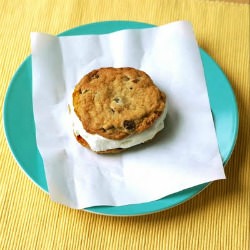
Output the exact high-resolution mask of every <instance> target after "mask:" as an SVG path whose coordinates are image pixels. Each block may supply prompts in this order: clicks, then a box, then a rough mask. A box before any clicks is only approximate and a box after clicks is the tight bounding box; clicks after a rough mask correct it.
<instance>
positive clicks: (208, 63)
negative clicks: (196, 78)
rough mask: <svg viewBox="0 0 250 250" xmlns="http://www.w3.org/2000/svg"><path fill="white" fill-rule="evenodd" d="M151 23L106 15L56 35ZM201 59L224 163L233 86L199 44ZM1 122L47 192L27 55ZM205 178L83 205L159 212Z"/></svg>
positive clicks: (234, 122) (230, 138)
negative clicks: (173, 189) (158, 195)
mask: <svg viewBox="0 0 250 250" xmlns="http://www.w3.org/2000/svg"><path fill="white" fill-rule="evenodd" d="M149 27H153V25H150V24H145V23H139V22H128V21H108V22H99V23H92V24H88V25H84V26H79V27H76V28H74V29H71V30H68V31H65V32H63V33H61V34H60V35H59V36H62V35H63V36H67V35H84V34H104V33H110V32H113V31H118V30H122V29H141V28H149ZM200 54H201V58H202V62H203V65H204V71H205V77H206V82H207V88H208V94H209V100H210V105H211V109H212V112H213V117H214V122H215V128H216V135H217V139H218V143H219V149H220V153H221V156H222V159H223V163H224V165H225V164H226V162H227V161H228V159H229V158H230V155H231V153H232V151H233V148H234V145H235V142H236V138H237V132H238V109H237V104H236V99H235V96H234V93H233V90H232V88H231V86H230V84H229V82H228V80H227V78H226V76H225V75H224V74H223V72H222V70H221V69H220V67H219V66H218V65H217V64H216V63H215V61H214V60H213V59H212V58H211V57H210V56H209V55H208V54H207V53H206V52H205V51H204V50H202V49H200ZM3 117H4V128H5V134H6V138H7V140H8V143H9V146H10V148H11V151H12V153H13V155H14V157H15V159H16V160H17V162H18V164H19V165H20V166H21V168H22V169H23V170H24V172H25V173H26V175H27V176H29V177H30V178H31V180H33V181H34V182H35V183H36V184H37V185H38V186H39V187H40V188H42V189H43V190H44V191H46V192H48V187H47V183H46V178H45V173H44V166H43V161H42V158H41V155H40V153H39V151H38V148H37V144H36V137H35V124H34V117H33V107H32V72H31V57H30V56H29V57H28V58H26V60H25V61H24V62H23V63H22V64H21V66H20V67H19V69H18V70H17V72H16V73H15V75H14V77H13V79H12V81H11V83H10V85H9V88H8V91H7V94H6V97H5V102H4V116H3ZM207 185H208V184H202V185H199V186H195V187H192V188H189V189H186V190H184V191H181V192H178V193H175V194H172V195H169V196H166V197H164V198H162V199H160V200H156V201H152V202H147V203H141V204H136V205H127V206H118V207H112V206H99V207H91V208H88V209H85V210H87V211H90V212H94V213H100V214H105V215H119V216H122V215H123V216H131V215H142V214H148V213H153V212H158V211H161V210H164V209H167V208H171V207H173V206H176V205H178V204H180V203H182V202H184V201H186V200H188V199H190V198H192V197H193V196H195V195H196V194H198V193H199V192H200V191H201V190H202V189H204V188H205V187H207Z"/></svg>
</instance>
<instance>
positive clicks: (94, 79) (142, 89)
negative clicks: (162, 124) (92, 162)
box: [72, 67, 166, 146]
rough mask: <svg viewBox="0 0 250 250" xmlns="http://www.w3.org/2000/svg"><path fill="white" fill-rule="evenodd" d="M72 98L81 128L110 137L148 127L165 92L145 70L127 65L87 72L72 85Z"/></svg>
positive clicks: (161, 107)
mask: <svg viewBox="0 0 250 250" xmlns="http://www.w3.org/2000/svg"><path fill="white" fill-rule="evenodd" d="M72 98H73V107H74V112H75V113H76V115H77V117H78V118H79V120H80V121H81V123H82V126H83V128H84V130H85V131H86V132H87V133H89V134H93V135H99V136H101V137H103V138H106V139H111V140H121V139H124V138H127V137H131V136H133V135H135V134H139V133H142V132H143V131H145V130H147V129H148V128H150V127H151V126H152V124H154V122H155V121H156V120H157V119H158V118H159V117H160V116H161V114H162V113H163V111H164V108H165V103H166V96H165V94H164V93H163V92H162V91H160V90H159V89H158V88H157V86H156V85H155V84H154V83H153V81H152V79H151V78H150V77H149V76H148V75H147V74H146V73H145V72H143V71H141V70H137V69H134V68H129V67H127V68H111V67H109V68H100V69H96V70H93V71H91V72H90V73H88V74H87V75H85V76H84V77H83V78H82V79H81V80H80V82H79V83H78V84H77V85H76V87H75V89H74V92H73V95H72ZM83 139H84V138H83ZM87 144H88V143H87ZM85 146H86V144H85Z"/></svg>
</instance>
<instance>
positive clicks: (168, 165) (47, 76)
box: [31, 21, 225, 209]
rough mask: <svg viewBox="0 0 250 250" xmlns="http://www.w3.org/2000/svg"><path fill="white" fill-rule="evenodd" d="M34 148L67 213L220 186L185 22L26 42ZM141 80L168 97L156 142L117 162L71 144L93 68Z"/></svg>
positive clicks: (195, 53) (199, 72) (196, 57)
mask: <svg viewBox="0 0 250 250" xmlns="http://www.w3.org/2000/svg"><path fill="white" fill-rule="evenodd" d="M31 44H32V77H33V85H32V87H33V110H34V119H35V126H36V138H37V146H38V148H39V151H40V153H41V155H42V158H43V162H44V167H45V173H46V179H47V183H48V188H49V194H50V196H51V198H52V200H54V201H56V202H59V203H62V204H65V205H67V206H69V207H72V208H77V209H81V208H86V207H90V206H98V205H113V206H120V205H127V204H136V203H143V202H148V201H153V200H156V199H160V198H162V197H164V196H166V195H169V194H172V193H175V192H178V191H181V190H183V189H186V188H190V187H192V186H195V185H198V184H202V183H206V182H210V181H214V180H217V179H223V178H225V175H224V169H223V164H222V160H221V156H220V153H219V149H218V144H217V139H216V134H215V128H214V124H213V119H212V114H211V110H210V105H209V100H208V94H207V89H206V83H205V78H204V73H203V66H202V62H201V58H200V54H199V48H198V45H197V42H196V39H195V35H194V33H193V30H192V25H191V24H190V23H189V22H185V21H179V22H174V23H171V24H167V25H163V26H160V27H154V28H147V29H138V30H123V31H118V32H113V33H110V34H105V35H81V36H66V37H55V36H52V35H48V34H43V33H32V34H31ZM109 66H111V67H135V68H138V69H141V70H143V71H145V72H147V73H148V74H149V75H150V76H151V78H152V79H153V81H154V82H155V84H156V85H157V86H158V87H159V88H160V89H161V90H163V91H164V92H165V93H166V94H167V97H168V105H169V106H168V115H167V118H166V121H165V123H166V126H165V129H164V130H163V131H161V132H160V134H158V136H156V138H155V139H154V140H153V141H151V142H148V143H145V144H143V145H140V146H136V147H133V148H131V149H129V150H127V151H124V152H122V153H120V154H114V155H98V154H96V153H94V152H91V151H90V150H88V149H85V148H84V147H82V146H81V145H80V144H78V143H77V141H76V140H75V138H74V135H73V132H72V124H71V120H70V118H69V113H68V107H67V105H68V103H69V102H70V101H71V94H72V90H73V89H74V86H75V85H76V84H77V83H78V81H79V80H80V79H81V78H82V77H83V75H85V74H86V73H88V72H89V71H91V70H93V69H95V68H100V67H109Z"/></svg>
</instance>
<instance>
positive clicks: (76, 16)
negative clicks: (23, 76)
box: [0, 0, 250, 250]
mask: <svg viewBox="0 0 250 250" xmlns="http://www.w3.org/2000/svg"><path fill="white" fill-rule="evenodd" d="M0 9H1V15H0V48H1V56H0V101H1V107H2V106H3V101H4V97H5V93H6V90H7V87H8V84H9V82H10V80H11V77H12V76H13V74H14V72H15V71H16V69H17V67H18V66H19V64H20V63H21V62H22V61H23V60H24V59H25V57H26V56H27V55H28V54H29V53H30V42H29V35H30V32H31V31H40V32H48V33H51V34H57V33H60V32H62V31H64V30H66V29H69V28H72V27H75V26H78V25H82V24H86V23H90V22H96V21H102V20H134V21H141V22H147V23H153V24H157V25H160V24H165V23H168V22H171V21H175V20H180V19H185V20H190V21H191V22H192V23H193V26H194V29H195V32H196V36H197V39H198V42H199V44H200V46H201V47H203V48H204V49H205V50H206V51H207V52H208V53H209V54H210V55H211V56H212V57H213V58H214V59H215V60H216V61H217V62H218V63H219V64H220V65H221V67H222V69H223V70H224V71H225V73H226V75H227V76H228V78H229V80H230V82H231V84H232V87H233V88H234V90H235V94H236V97H237V100H238V106H239V113H240V127H239V136H238V142H237V145H236V148H235V151H234V153H233V155H232V158H231V160H230V161H229V163H228V166H227V168H226V175H227V180H224V181H218V182H215V183H213V184H212V185H210V186H209V187H208V188H207V189H206V190H205V191H203V192H202V193H201V194H199V195H198V196H196V197H195V198H194V199H192V200H190V201H188V202H186V203H184V204H182V205H180V206H178V207H175V208H173V209H170V210H167V211H164V212H160V213H157V214H152V215H147V216H143V217H130V218H119V217H105V216H100V215H94V214H90V213H87V212H83V211H76V210H72V209H69V208H67V207H64V206H61V205H58V204H55V203H53V202H51V201H50V199H49V197H48V195H47V194H45V193H44V192H42V191H41V190H40V189H39V188H37V186H35V185H34V184H33V183H32V182H31V181H30V180H29V179H28V178H27V177H26V176H25V175H24V173H23V172H22V171H21V170H20V168H19V167H18V165H17V163H16V162H15V160H14V158H13V157H12V155H11V153H10V150H9V148H8V146H7V143H6V140H5V136H4V131H3V125H2V124H1V127H0V249H185V250H186V249H233V250H235V249H239V250H246V249H249V246H250V236H249V235H250V231H249V227H250V217H249V215H250V191H249V190H250V167H249V166H250V154H249V139H250V135H249V134H250V133H249V131H250V129H249V127H250V123H249V106H250V102H249V99H250V96H249V93H250V79H249V77H250V76H249V52H250V50H249V44H250V40H249V35H250V34H249V28H250V27H249V5H248V4H237V3H231V2H230V3H229V2H219V1H206V0H186V1H177V0H176V1H160V0H159V1H150V0H136V1H135V0H123V1H121V0H113V1H112V0H107V1H94V0H93V1H90V0H89V1H77V0H75V1H74V0H71V1H60V0H40V1H28V0H12V1H5V0H0ZM1 115H2V111H1ZM17 126H18V124H17Z"/></svg>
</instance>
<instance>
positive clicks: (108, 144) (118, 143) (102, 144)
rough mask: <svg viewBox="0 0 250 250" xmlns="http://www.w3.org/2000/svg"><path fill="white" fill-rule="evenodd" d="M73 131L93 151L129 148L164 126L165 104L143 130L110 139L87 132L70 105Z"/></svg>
mask: <svg viewBox="0 0 250 250" xmlns="http://www.w3.org/2000/svg"><path fill="white" fill-rule="evenodd" d="M70 110H71V112H70V114H71V118H72V125H73V131H74V133H75V135H76V136H78V135H80V136H81V137H82V138H83V139H84V140H86V142H87V143H88V144H89V146H90V148H91V149H92V150H93V151H97V152H98V151H106V150H109V149H116V148H130V147H132V146H135V145H138V144H141V143H144V142H146V141H148V140H151V139H152V138H153V137H154V136H155V135H156V134H157V133H158V132H159V131H161V130H162V129H163V128H164V120H165V117H166V115H167V104H166V105H165V109H164V111H163V112H162V114H161V116H160V117H159V118H158V119H157V120H156V121H155V122H154V123H153V125H152V126H151V127H150V128H148V129H146V130H144V131H143V132H141V133H139V134H134V135H131V136H128V137H126V138H123V139H121V140H112V139H107V138H104V137H103V136H100V135H98V134H90V133H88V132H87V131H86V130H85V129H84V128H83V126H82V122H81V121H80V120H79V118H78V116H77V115H76V113H75V112H74V108H73V107H72V106H71V108H70Z"/></svg>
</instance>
